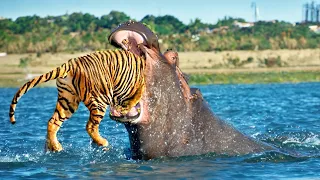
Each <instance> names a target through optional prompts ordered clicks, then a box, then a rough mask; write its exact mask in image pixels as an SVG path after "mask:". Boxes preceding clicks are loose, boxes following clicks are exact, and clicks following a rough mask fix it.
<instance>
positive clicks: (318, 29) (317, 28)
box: [309, 25, 320, 34]
mask: <svg viewBox="0 0 320 180" xmlns="http://www.w3.org/2000/svg"><path fill="white" fill-rule="evenodd" d="M309 29H310V30H311V31H313V32H315V33H317V34H320V26H319V25H313V26H309Z"/></svg>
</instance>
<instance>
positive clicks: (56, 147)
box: [45, 141, 63, 152]
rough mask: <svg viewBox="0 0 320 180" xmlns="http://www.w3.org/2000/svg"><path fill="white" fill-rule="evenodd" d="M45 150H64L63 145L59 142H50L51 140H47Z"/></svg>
mask: <svg viewBox="0 0 320 180" xmlns="http://www.w3.org/2000/svg"><path fill="white" fill-rule="evenodd" d="M45 150H46V151H51V152H60V151H62V150H63V148H62V145H61V144H60V143H59V142H57V143H50V142H49V141H47V143H46V147H45Z"/></svg>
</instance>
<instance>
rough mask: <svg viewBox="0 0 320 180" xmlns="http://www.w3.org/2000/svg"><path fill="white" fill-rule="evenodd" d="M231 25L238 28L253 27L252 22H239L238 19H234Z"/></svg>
mask: <svg viewBox="0 0 320 180" xmlns="http://www.w3.org/2000/svg"><path fill="white" fill-rule="evenodd" d="M233 26H235V27H238V28H240V29H241V28H249V27H253V26H254V23H252V22H239V21H234V22H233Z"/></svg>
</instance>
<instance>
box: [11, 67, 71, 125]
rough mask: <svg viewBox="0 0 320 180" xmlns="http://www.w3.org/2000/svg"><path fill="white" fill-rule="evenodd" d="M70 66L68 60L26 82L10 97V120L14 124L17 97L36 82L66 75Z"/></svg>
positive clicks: (36, 83) (35, 84)
mask: <svg viewBox="0 0 320 180" xmlns="http://www.w3.org/2000/svg"><path fill="white" fill-rule="evenodd" d="M70 69H71V66H70V61H69V62H67V63H64V64H62V65H61V66H60V67H57V68H56V69H54V70H52V71H50V72H48V73H45V74H42V75H40V76H38V77H36V78H34V79H32V80H30V81H28V82H27V83H25V84H24V85H23V86H22V87H21V88H20V89H19V90H18V91H17V92H16V94H15V96H14V97H13V99H12V102H11V105H10V111H9V117H10V122H11V123H12V124H14V123H15V122H16V120H15V117H14V112H15V109H16V106H17V103H18V101H19V99H20V98H21V97H22V96H23V95H24V94H25V93H27V92H28V91H29V90H30V89H31V88H33V87H35V86H37V85H38V84H41V83H43V82H47V81H50V80H53V79H57V78H61V77H65V76H67V74H68V72H70Z"/></svg>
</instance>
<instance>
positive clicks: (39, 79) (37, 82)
mask: <svg viewBox="0 0 320 180" xmlns="http://www.w3.org/2000/svg"><path fill="white" fill-rule="evenodd" d="M42 77H43V75H41V76H40V77H39V79H38V80H37V82H36V83H34V86H36V85H37V84H39V82H40V81H41V79H42Z"/></svg>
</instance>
